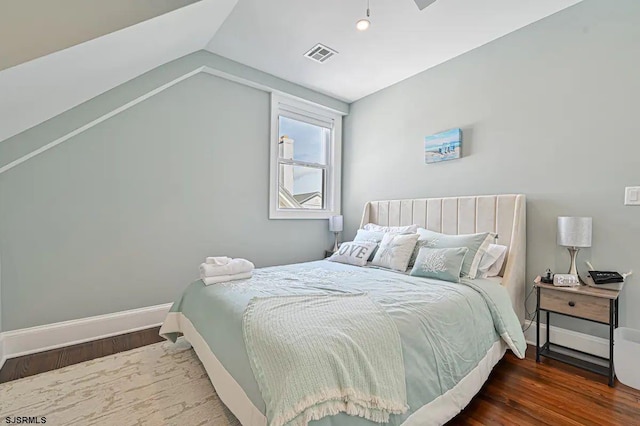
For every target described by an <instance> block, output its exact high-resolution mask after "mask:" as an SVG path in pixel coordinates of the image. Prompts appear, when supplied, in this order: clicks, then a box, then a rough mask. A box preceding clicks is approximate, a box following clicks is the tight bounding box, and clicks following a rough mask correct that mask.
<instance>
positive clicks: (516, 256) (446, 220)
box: [360, 194, 527, 323]
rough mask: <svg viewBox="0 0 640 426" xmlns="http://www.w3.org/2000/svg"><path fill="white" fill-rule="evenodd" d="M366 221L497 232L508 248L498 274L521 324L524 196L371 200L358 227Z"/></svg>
mask: <svg viewBox="0 0 640 426" xmlns="http://www.w3.org/2000/svg"><path fill="white" fill-rule="evenodd" d="M367 223H375V224H378V225H383V226H400V225H413V224H417V225H418V226H420V227H423V228H426V229H430V230H432V231H436V232H441V233H443V234H473V233H477V232H495V233H497V234H498V244H502V245H505V246H507V247H508V251H507V258H506V260H505V263H504V266H503V269H502V273H501V275H502V277H503V278H502V285H503V286H504V287H506V288H507V291H508V292H509V295H510V296H511V302H512V304H513V309H514V310H515V312H516V314H517V315H518V318H519V319H520V323H524V295H525V262H526V246H527V239H526V206H525V196H524V195H522V194H510V195H482V196H471V197H451V198H419V199H408V200H392V201H370V202H368V203H367V204H365V206H364V213H363V214H362V221H361V223H360V227H361V228H362V227H363V226H364V225H366V224H367Z"/></svg>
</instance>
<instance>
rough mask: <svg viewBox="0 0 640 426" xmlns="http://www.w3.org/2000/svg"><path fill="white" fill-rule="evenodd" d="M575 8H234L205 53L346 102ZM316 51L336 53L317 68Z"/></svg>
mask: <svg viewBox="0 0 640 426" xmlns="http://www.w3.org/2000/svg"><path fill="white" fill-rule="evenodd" d="M579 1H580V0H481V1H479V0H438V1H436V2H435V3H433V4H432V5H430V6H429V7H427V8H426V9H424V10H422V11H420V10H418V8H417V6H416V4H415V3H414V1H413V0H370V9H371V17H370V18H369V20H370V21H371V27H370V28H369V29H368V30H367V31H362V32H361V31H357V30H356V28H355V23H356V21H357V20H358V19H361V18H364V17H365V10H366V8H367V0H349V1H345V0H322V1H317V0H316V1H311V0H269V1H264V0H240V1H239V2H238V5H237V6H236V8H235V9H234V11H233V12H232V13H231V15H230V16H229V18H228V19H227V20H226V21H225V23H224V24H223V25H222V27H221V28H220V30H219V31H218V32H217V33H216V35H215V36H214V37H213V39H212V40H211V42H210V43H209V45H208V46H207V49H208V50H210V51H211V52H214V53H217V54H219V55H221V56H226V57H228V58H230V59H233V60H235V61H238V62H241V63H243V64H246V65H249V66H252V67H254V68H257V69H259V70H262V71H266V72H268V73H271V74H274V75H276V76H278V77H280V78H283V79H285V80H289V81H292V82H294V83H298V84H301V85H303V86H307V87H309V88H312V89H315V90H317V91H320V92H323V93H325V94H328V95H332V96H334V97H337V98H339V99H342V100H345V101H347V102H351V101H355V100H357V99H359V98H361V97H363V96H366V95H369V94H371V93H373V92H375V91H378V90H380V89H383V88H385V87H387V86H390V85H392V84H394V83H397V82H398V81H401V80H404V79H406V78H407V77H410V76H412V75H414V74H417V73H419V72H421V71H424V70H426V69H428V68H431V67H433V66H435V65H438V64H440V63H442V62H445V61H447V60H449V59H451V58H454V57H456V56H458V55H461V54H463V53H465V52H468V51H470V50H472V49H475V48H476V47H478V46H482V45H483V44H485V43H488V42H490V41H492V40H495V39H497V38H499V37H502V36H504V35H506V34H508V33H510V32H512V31H515V30H517V29H519V28H522V27H524V26H525V25H528V24H530V23H532V22H535V21H537V20H539V19H542V18H544V17H546V16H549V15H551V14H553V13H556V12H558V11H560V10H562V9H564V8H566V7H568V6H571V5H573V4H575V3H578V2H579ZM316 43H323V44H325V45H327V46H328V47H330V48H332V49H334V50H337V51H338V52H339V53H338V54H337V55H335V56H333V57H331V58H330V59H328V60H327V61H326V62H324V63H323V64H319V63H317V62H313V61H311V60H309V59H307V58H305V57H303V54H304V53H305V52H307V51H308V50H309V49H310V48H312V47H313V46H314V45H315V44H316Z"/></svg>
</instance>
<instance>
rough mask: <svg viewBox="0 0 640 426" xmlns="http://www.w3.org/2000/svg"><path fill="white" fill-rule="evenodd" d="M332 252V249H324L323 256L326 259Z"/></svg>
mask: <svg viewBox="0 0 640 426" xmlns="http://www.w3.org/2000/svg"><path fill="white" fill-rule="evenodd" d="M332 254H333V250H325V251H324V258H325V259H326V258H327V257H329V256H331V255H332Z"/></svg>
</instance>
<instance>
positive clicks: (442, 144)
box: [424, 129, 462, 164]
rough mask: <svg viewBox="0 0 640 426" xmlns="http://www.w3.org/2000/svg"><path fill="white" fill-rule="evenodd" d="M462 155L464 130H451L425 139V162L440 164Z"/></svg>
mask: <svg viewBox="0 0 640 426" xmlns="http://www.w3.org/2000/svg"><path fill="white" fill-rule="evenodd" d="M461 155H462V129H451V130H447V131H444V132H441V133H437V134H435V135H431V136H427V137H425V138H424V162H425V163H427V164H429V163H439V162H441V161H447V160H455V159H457V158H460V157H461Z"/></svg>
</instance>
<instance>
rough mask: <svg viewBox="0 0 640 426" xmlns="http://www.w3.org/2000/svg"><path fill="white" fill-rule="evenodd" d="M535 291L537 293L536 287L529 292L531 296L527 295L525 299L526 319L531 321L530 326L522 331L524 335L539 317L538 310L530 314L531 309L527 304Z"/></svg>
mask: <svg viewBox="0 0 640 426" xmlns="http://www.w3.org/2000/svg"><path fill="white" fill-rule="evenodd" d="M534 291H536V286H533V287H531V291H529V294H527V296H526V297H525V298H524V312H525V317H526V319H528V320H529V325H528V326H526V327H525V328H523V329H522V332H523V333H525V332H526V331H527V330H529V328H530V327H531V325H532V324H533V321H534V320H537V316H538V312H537V310H535V311H533V312H529V309H528V308H527V305H528V303H527V302H528V301H529V298H530V297H531V295H532V294H533V292H534Z"/></svg>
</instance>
